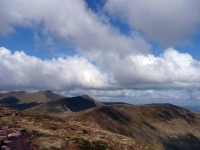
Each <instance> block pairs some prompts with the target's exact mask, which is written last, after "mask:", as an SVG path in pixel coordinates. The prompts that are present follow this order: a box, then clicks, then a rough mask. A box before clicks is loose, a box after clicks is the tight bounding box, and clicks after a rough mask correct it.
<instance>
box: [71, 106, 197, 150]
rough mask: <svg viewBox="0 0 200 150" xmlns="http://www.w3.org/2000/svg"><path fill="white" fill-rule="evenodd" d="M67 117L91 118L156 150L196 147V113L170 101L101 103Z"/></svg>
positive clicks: (181, 149)
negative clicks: (140, 103)
mask: <svg viewBox="0 0 200 150" xmlns="http://www.w3.org/2000/svg"><path fill="white" fill-rule="evenodd" d="M68 119H69V118H68ZM70 119H71V120H76V121H82V122H93V123H95V124H97V125H99V126H100V127H102V128H103V129H106V130H108V131H111V132H114V133H119V134H122V135H126V136H128V137H132V138H134V139H136V140H138V141H140V142H142V143H146V144H148V145H149V146H151V147H152V148H155V147H156V148H157V149H159V150H170V149H172V150H174V149H177V150H191V149H193V150H198V149H200V114H199V113H194V112H191V111H188V110H186V109H183V108H180V107H176V106H173V105H170V104H154V105H141V106H133V105H113V106H103V107H99V108H95V109H90V110H87V111H83V112H79V113H77V114H74V115H73V116H72V117H71V118H70Z"/></svg>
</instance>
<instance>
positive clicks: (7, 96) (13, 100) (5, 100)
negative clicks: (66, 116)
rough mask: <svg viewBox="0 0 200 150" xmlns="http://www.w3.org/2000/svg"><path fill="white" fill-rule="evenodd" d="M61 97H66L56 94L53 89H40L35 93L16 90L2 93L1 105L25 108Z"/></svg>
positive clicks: (0, 96) (0, 95)
mask: <svg viewBox="0 0 200 150" xmlns="http://www.w3.org/2000/svg"><path fill="white" fill-rule="evenodd" d="M60 98H64V96H62V95H59V94H55V93H53V92H51V91H40V92H35V93H26V92H24V91H16V92H9V93H2V94H0V106H4V107H9V108H15V109H18V110H25V109H28V108H31V107H34V106H37V105H40V104H42V103H44V102H47V101H49V100H56V99H60Z"/></svg>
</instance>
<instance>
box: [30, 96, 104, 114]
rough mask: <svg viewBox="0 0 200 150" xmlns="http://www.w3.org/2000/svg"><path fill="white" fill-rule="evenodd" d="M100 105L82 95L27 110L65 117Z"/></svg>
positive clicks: (49, 102) (100, 104)
mask: <svg viewBox="0 0 200 150" xmlns="http://www.w3.org/2000/svg"><path fill="white" fill-rule="evenodd" d="M102 105H103V104H102V103H100V102H98V101H96V100H94V99H93V98H91V97H89V96H87V95H83V96H77V97H71V98H62V99H57V100H52V101H48V102H45V103H43V104H41V105H38V106H36V107H32V108H30V109H28V110H29V111H36V112H40V113H43V114H47V115H54V116H59V117H62V116H63V117H66V115H68V114H70V113H71V112H78V111H82V110H86V109H89V108H93V107H99V106H102Z"/></svg>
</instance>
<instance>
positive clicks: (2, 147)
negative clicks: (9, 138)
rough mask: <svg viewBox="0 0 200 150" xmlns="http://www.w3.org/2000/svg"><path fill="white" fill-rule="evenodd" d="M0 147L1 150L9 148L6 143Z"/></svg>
mask: <svg viewBox="0 0 200 150" xmlns="http://www.w3.org/2000/svg"><path fill="white" fill-rule="evenodd" d="M1 149H2V150H10V148H9V147H8V146H6V145H3V146H1Z"/></svg>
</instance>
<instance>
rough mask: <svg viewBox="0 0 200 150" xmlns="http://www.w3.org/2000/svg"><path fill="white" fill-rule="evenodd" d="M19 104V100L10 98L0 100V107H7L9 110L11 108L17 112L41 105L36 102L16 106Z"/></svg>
mask: <svg viewBox="0 0 200 150" xmlns="http://www.w3.org/2000/svg"><path fill="white" fill-rule="evenodd" d="M19 102H20V100H19V99H17V98H15V97H13V96H10V97H6V98H3V99H1V100H0V106H2V107H9V108H13V109H17V110H20V111H21V110H26V109H28V108H31V107H34V106H37V105H40V104H41V103H37V102H30V103H24V104H18V103H19Z"/></svg>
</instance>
